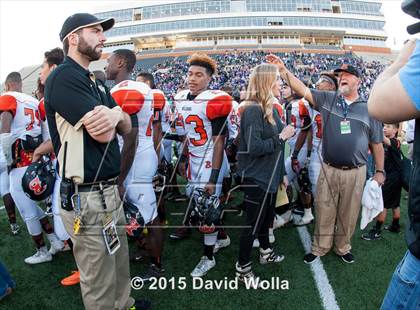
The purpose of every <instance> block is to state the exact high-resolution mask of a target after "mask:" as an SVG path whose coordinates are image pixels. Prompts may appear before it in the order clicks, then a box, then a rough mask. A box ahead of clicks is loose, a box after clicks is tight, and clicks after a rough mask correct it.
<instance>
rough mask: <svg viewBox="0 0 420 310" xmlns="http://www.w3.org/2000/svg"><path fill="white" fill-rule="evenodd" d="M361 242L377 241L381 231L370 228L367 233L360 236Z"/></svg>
mask: <svg viewBox="0 0 420 310" xmlns="http://www.w3.org/2000/svg"><path fill="white" fill-rule="evenodd" d="M362 239H363V240H367V241H371V240H379V239H381V231H380V230H377V229H375V228H372V229H371V230H369V231H368V232H367V233H365V234H363V235H362Z"/></svg>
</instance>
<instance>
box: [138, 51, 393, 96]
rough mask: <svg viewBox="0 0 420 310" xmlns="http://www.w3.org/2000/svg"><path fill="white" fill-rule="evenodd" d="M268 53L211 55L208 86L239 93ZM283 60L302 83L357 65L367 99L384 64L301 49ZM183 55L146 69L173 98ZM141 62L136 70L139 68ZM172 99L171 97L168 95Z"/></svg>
mask: <svg viewBox="0 0 420 310" xmlns="http://www.w3.org/2000/svg"><path fill="white" fill-rule="evenodd" d="M268 53H269V52H264V51H251V52H240V51H234V52H231V51H229V52H227V51H226V52H225V53H222V54H216V55H212V57H213V58H214V59H215V60H216V61H217V64H218V67H219V71H218V74H217V75H216V76H215V78H214V79H213V81H212V83H211V85H210V88H212V89H220V88H221V87H222V86H223V85H225V84H230V85H231V86H232V88H233V90H234V95H235V96H239V92H240V90H241V89H242V88H243V87H246V83H247V81H248V80H249V75H250V72H251V69H252V68H254V67H255V66H256V65H257V64H260V63H262V62H263V61H264V58H265V56H266V55H267V54H268ZM277 55H279V56H280V57H281V58H282V59H284V60H285V64H286V66H287V67H288V68H289V70H291V71H292V72H293V74H294V75H295V76H297V77H298V78H299V79H300V80H302V81H305V83H306V84H314V83H315V82H316V81H317V79H318V78H319V74H320V73H321V72H323V71H330V70H333V69H334V68H337V67H339V66H340V65H341V64H343V63H346V64H350V65H353V66H354V67H356V68H359V70H360V72H361V75H362V77H363V79H362V85H361V87H360V92H361V95H362V97H365V98H367V97H368V95H369V91H370V89H371V88H372V85H373V83H374V81H375V80H376V78H377V76H378V75H379V74H380V73H381V72H382V71H383V69H384V67H385V66H386V65H387V64H384V63H381V62H379V61H364V60H363V59H362V58H360V57H357V56H355V55H354V54H349V53H348V54H344V55H328V54H311V53H302V52H291V53H277ZM184 58H185V57H178V58H168V59H167V60H165V61H164V62H162V63H159V64H157V65H155V66H154V67H152V68H150V69H149V72H150V73H153V74H154V76H155V80H156V82H157V88H159V89H161V90H162V91H163V92H164V93H165V94H166V95H167V96H168V97H173V96H174V95H175V94H176V93H177V92H178V90H179V89H182V88H184V87H185V78H186V76H187V70H188V65H187V64H186V62H185V59H184ZM140 67H141V62H140V63H139V67H138V68H137V71H140ZM171 99H172V98H171Z"/></svg>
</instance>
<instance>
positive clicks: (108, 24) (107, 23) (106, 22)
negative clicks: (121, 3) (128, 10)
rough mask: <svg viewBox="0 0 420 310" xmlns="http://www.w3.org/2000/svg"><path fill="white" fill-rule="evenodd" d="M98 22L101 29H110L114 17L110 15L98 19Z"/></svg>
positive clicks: (113, 22)
mask: <svg viewBox="0 0 420 310" xmlns="http://www.w3.org/2000/svg"><path fill="white" fill-rule="evenodd" d="M98 24H101V26H102V29H103V30H104V31H107V30H109V29H111V28H112V27H114V25H115V19H114V18H112V17H110V18H106V19H103V20H101V21H99V22H98Z"/></svg>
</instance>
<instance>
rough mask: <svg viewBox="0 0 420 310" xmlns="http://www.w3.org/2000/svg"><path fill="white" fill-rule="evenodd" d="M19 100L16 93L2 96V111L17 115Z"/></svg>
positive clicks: (0, 97) (7, 93)
mask: <svg viewBox="0 0 420 310" xmlns="http://www.w3.org/2000/svg"><path fill="white" fill-rule="evenodd" d="M16 108H17V100H16V96H15V94H14V92H6V93H4V94H3V95H1V96H0V111H8V112H10V113H12V115H13V117H14V116H15V115H16Z"/></svg>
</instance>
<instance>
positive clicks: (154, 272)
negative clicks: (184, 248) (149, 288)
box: [140, 264, 165, 282]
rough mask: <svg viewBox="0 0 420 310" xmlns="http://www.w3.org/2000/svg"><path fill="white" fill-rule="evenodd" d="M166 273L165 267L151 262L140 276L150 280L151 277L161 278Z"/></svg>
mask: <svg viewBox="0 0 420 310" xmlns="http://www.w3.org/2000/svg"><path fill="white" fill-rule="evenodd" d="M164 275H165V269H163V268H159V267H158V266H156V265H155V264H150V266H149V268H148V269H147V271H146V272H145V273H144V274H143V275H141V276H140V277H141V278H142V279H143V281H144V282H147V281H150V279H151V278H156V279H159V278H161V277H163V276H164Z"/></svg>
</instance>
